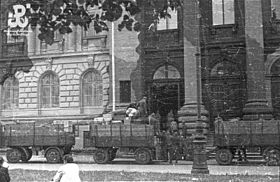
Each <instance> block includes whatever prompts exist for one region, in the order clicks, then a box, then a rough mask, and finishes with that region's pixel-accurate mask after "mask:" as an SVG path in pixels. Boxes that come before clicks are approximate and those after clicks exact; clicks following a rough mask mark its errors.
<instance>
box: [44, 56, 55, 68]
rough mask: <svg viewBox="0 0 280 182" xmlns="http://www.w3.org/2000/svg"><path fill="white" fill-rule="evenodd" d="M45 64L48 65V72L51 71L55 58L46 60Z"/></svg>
mask: <svg viewBox="0 0 280 182" xmlns="http://www.w3.org/2000/svg"><path fill="white" fill-rule="evenodd" d="M45 63H46V64H47V70H51V69H52V65H53V58H51V57H48V58H47V59H46V60H45Z"/></svg>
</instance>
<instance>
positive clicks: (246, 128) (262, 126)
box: [214, 118, 280, 165]
mask: <svg viewBox="0 0 280 182" xmlns="http://www.w3.org/2000/svg"><path fill="white" fill-rule="evenodd" d="M214 145H215V146H216V161H217V163H218V164H220V165H228V164H231V162H232V160H233V158H234V157H235V155H237V151H238V150H242V151H243V152H245V151H246V150H248V149H250V150H252V149H254V151H259V154H260V155H262V156H263V158H264V160H265V161H266V162H267V164H268V165H279V161H280V121H278V120H268V121H267V120H258V121H241V120H236V119H235V120H231V121H223V120H222V119H221V118H219V119H217V121H216V122H215V136H214Z"/></svg>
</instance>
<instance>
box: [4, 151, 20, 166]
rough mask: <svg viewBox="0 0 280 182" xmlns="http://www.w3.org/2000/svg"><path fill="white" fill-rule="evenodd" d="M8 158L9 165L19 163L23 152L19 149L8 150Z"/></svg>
mask: <svg viewBox="0 0 280 182" xmlns="http://www.w3.org/2000/svg"><path fill="white" fill-rule="evenodd" d="M6 158H7V160H8V162H9V163H17V162H19V161H20V160H21V151H20V150H19V149H17V148H13V149H8V150H7V153H6Z"/></svg>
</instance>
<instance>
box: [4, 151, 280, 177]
mask: <svg viewBox="0 0 280 182" xmlns="http://www.w3.org/2000/svg"><path fill="white" fill-rule="evenodd" d="M74 160H75V161H76V162H77V164H78V165H79V167H80V170H81V171H127V172H156V173H181V174H185V173H187V174H190V173H191V169H192V162H191V161H179V162H178V164H176V165H175V164H173V165H172V164H171V165H170V164H168V163H167V162H155V163H153V164H150V165H138V164H136V163H135V161H134V160H133V159H115V160H114V161H113V163H112V164H103V165H102V164H95V163H94V162H93V159H92V156H90V155H87V156H85V155H83V156H80V155H79V156H74ZM263 164H264V163H261V162H256V163H249V164H242V165H231V166H220V165H217V164H216V161H215V160H209V161H208V169H209V171H210V174H211V175H234V174H235V175H236V174H240V175H274V176H279V175H280V173H279V166H264V165H263ZM60 166H61V164H47V163H46V160H45V159H44V158H42V157H38V156H33V158H32V160H31V161H30V162H29V163H17V164H10V167H9V169H10V170H12V169H18V168H20V169H30V170H49V171H53V170H57V169H58V168H59V167H60Z"/></svg>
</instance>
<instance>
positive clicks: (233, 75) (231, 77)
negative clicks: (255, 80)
mask: <svg viewBox="0 0 280 182" xmlns="http://www.w3.org/2000/svg"><path fill="white" fill-rule="evenodd" d="M205 92H206V100H207V110H208V111H209V112H210V120H211V121H213V120H214V119H215V118H216V117H217V116H221V117H222V118H223V119H226V120H227V119H230V118H235V117H242V110H243V107H244V105H245V101H246V80H245V78H244V76H243V74H242V71H241V70H240V69H239V67H238V65H237V64H235V63H232V62H230V61H227V60H222V61H221V62H218V63H217V64H215V65H214V67H212V69H211V72H210V75H209V82H208V83H206V84H205ZM210 128H212V129H213V123H212V122H210Z"/></svg>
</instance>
